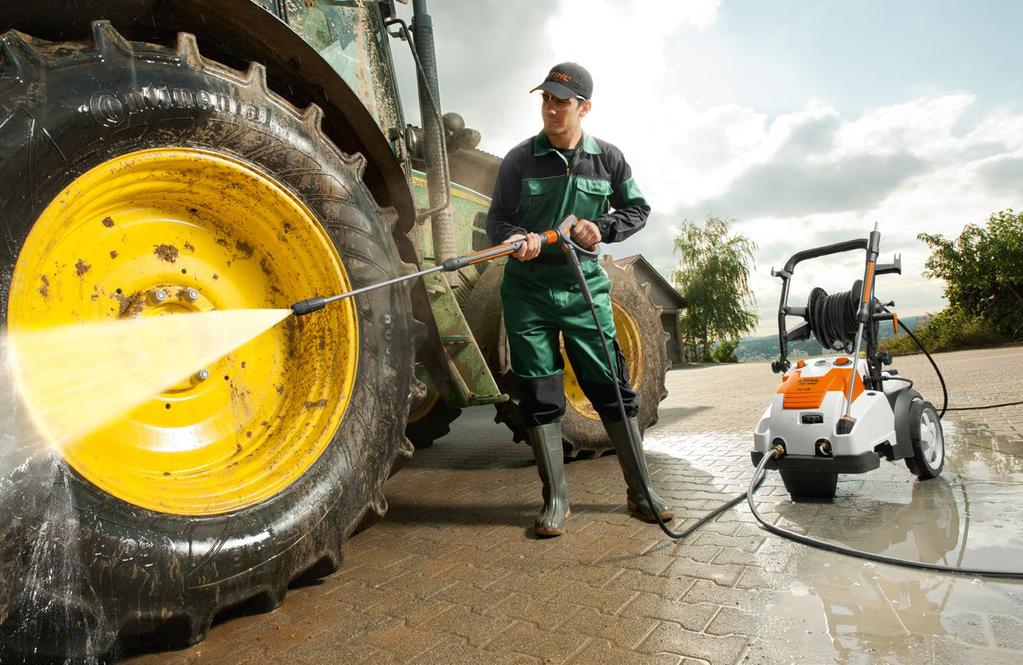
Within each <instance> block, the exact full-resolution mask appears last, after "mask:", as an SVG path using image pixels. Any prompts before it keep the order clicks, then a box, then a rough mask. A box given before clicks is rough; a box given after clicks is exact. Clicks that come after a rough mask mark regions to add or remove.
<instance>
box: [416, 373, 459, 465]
mask: <svg viewBox="0 0 1023 665" xmlns="http://www.w3.org/2000/svg"><path fill="white" fill-rule="evenodd" d="M416 370H417V371H416V375H417V379H419V383H420V387H421V390H422V392H423V397H422V399H421V400H419V401H417V402H415V403H413V405H412V408H411V409H410V411H409V416H408V424H407V425H406V426H405V436H407V437H408V440H409V441H411V442H412V446H413V447H414V448H415V449H416V450H422V449H423V448H429V447H430V446H432V445H433V442H434V441H436V440H437V439H440V438H442V437H444V436H446V435H447V434H448V432H450V431H451V423H453V422H454V421H455V419H456V418H458V416H460V415H462V410H461V409H453V408H451V407H449V406H448V405H447V404H445V403H444V399H443V398H442V397H441V396H440V392H439V391H438V390H437V388H436V387H434V385H433V382H432V381H431V380H430V376H429V374H428V373H427V371H426V370H425V368H423V367H422V366H421V365H420V366H417V368H416Z"/></svg>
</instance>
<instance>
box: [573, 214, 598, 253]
mask: <svg viewBox="0 0 1023 665" xmlns="http://www.w3.org/2000/svg"><path fill="white" fill-rule="evenodd" d="M572 240H574V241H575V243H576V244H577V245H579V246H580V247H582V248H584V249H593V248H594V247H596V246H597V243H598V242H600V240H601V238H600V228H599V227H598V226H597V225H596V224H594V223H593V222H591V221H590V220H588V219H580V220H579V221H578V222H576V223H575V226H573V227H572Z"/></svg>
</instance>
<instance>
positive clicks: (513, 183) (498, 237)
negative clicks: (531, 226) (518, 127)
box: [487, 147, 526, 245]
mask: <svg viewBox="0 0 1023 665" xmlns="http://www.w3.org/2000/svg"><path fill="white" fill-rule="evenodd" d="M521 192H522V150H520V149H519V148H518V147H517V148H513V149H512V151H511V152H509V153H508V154H507V155H506V156H505V158H504V160H503V161H502V162H501V168H500V169H499V170H498V172H497V182H496V183H495V184H494V193H493V194H491V196H490V210H489V211H488V212H487V237H488V238H489V239H490V242H491V244H495V245H496V244H499V243H502V242H504V241H505V240H507V239H508V237H509V236H511V235H514V234H516V233H522V234H525V233H526V230H525V229H523V228H522V227H521V226H518V225H517V224H516V223H515V213H517V212H518V209H519V196H520V194H521Z"/></svg>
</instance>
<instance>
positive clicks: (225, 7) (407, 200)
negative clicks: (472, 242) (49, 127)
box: [0, 0, 415, 262]
mask: <svg viewBox="0 0 1023 665" xmlns="http://www.w3.org/2000/svg"><path fill="white" fill-rule="evenodd" d="M97 19H106V20H109V21H110V22H111V23H112V24H113V26H114V28H116V29H117V30H118V32H120V33H121V34H122V35H123V36H124V37H126V38H127V39H129V40H134V41H145V42H152V43H159V44H164V45H169V46H173V45H174V43H175V40H176V35H177V33H178V32H190V33H192V34H193V35H195V37H196V39H197V41H198V43H199V48H200V50H201V51H202V52H203V54H204V55H206V56H207V57H210V58H212V59H214V60H217V61H218V62H221V63H224V64H226V65H228V66H231V67H234V68H236V69H239V70H244V69H246V67H247V66H248V63H249V62H250V61H254V62H259V63H262V64H263V65H265V66H266V68H267V83H268V85H269V87H270V89H271V90H273V91H274V92H276V93H277V94H279V95H281V96H282V97H284V98H285V99H287V100H288V101H289V102H291V103H292V104H293V105H295V106H296V107H298V108H305V107H307V106H308V105H309V104H310V103H315V104H317V105H318V106H319V107H320V108H321V109H323V114H324V117H323V131H324V133H325V134H326V135H327V136H328V138H330V140H331V141H332V142H333V143H334V144H335V145H336V146H338V147H339V148H340V149H341V150H343V151H344V152H346V153H360V154H362V155H363V156H364V157H365V158H366V161H367V164H366V171H365V173H364V174H363V180H364V182H365V183H366V185H367V186H368V187H369V189H370V191H371V192H372V193H373V195H374V197H375V198H376V200H377V202H378V203H380V205H382V206H393V207H394V208H395V209H396V210H397V211H398V221H397V222H396V228H395V229H394V232H395V233H394V235H395V236H396V237H399V236H404V235H406V234H407V233H408V232H409V231H410V230H411V229H412V227H413V225H414V224H415V203H414V201H413V198H412V192H411V189H410V187H409V184H408V180H407V179H406V176H405V173H404V171H403V170H402V167H401V164H400V162H399V161H398V159H397V158H396V157H395V155H394V153H393V152H392V150H391V146H390V144H389V143H388V139H387V137H385V136H384V135H383V133H382V132H381V130H380V127H379V126H378V125H377V124H376V121H375V120H374V119H373V116H372V115H371V114H370V112H369V111H368V110H367V109H366V107H365V106H364V105H363V104H362V102H361V101H360V100H359V97H358V95H356V94H355V92H354V91H353V90H352V89H351V87H349V86H348V84H347V83H346V82H345V81H344V79H342V78H341V77H340V76H339V75H338V74H337V73H336V72H335V71H334V70H333V69H332V68H331V66H330V65H329V64H328V63H327V61H326V60H324V59H323V58H322V57H321V56H320V54H319V53H317V52H316V50H315V49H314V48H313V47H312V46H310V45H309V44H308V43H306V42H305V41H304V40H303V39H302V38H301V36H299V35H298V34H297V33H296V32H295V31H293V30H292V29H291V28H289V27H288V25H287V24H285V23H284V22H283V21H281V20H280V19H279V18H278V17H277V16H275V15H273V14H272V13H270V12H268V11H266V10H265V9H263V7H262V6H260V5H258V4H256V2H253V0H77V1H76V2H73V3H68V2H66V0H38V1H36V2H5V3H0V32H3V31H5V30H8V29H14V30H19V31H21V32H24V33H27V34H30V35H32V36H34V37H37V38H41V39H46V40H50V41H56V42H65V41H83V40H88V39H90V38H91V35H92V28H91V22H92V21H94V20H97ZM398 244H399V251H400V253H401V255H402V259H403V260H404V261H407V262H412V261H415V258H414V257H415V250H414V248H412V247H411V246H409V247H402V246H401V245H403V244H406V243H402V242H399V243H398ZM409 251H411V255H409Z"/></svg>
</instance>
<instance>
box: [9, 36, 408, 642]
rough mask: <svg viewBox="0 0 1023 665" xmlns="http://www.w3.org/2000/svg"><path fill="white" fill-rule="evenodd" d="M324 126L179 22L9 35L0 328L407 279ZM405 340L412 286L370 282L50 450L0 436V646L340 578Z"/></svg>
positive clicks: (182, 638)
mask: <svg viewBox="0 0 1023 665" xmlns="http://www.w3.org/2000/svg"><path fill="white" fill-rule="evenodd" d="M321 117H322V113H321V111H320V109H319V108H318V107H316V106H314V105H310V106H309V107H308V108H307V109H305V110H304V111H302V110H299V109H296V108H294V107H293V106H292V105H291V104H290V103H288V102H287V101H286V100H284V99H282V98H281V97H279V96H277V95H276V94H274V93H273V92H271V91H270V90H268V88H267V82H266V72H265V70H264V69H263V67H262V66H260V65H258V64H255V63H253V64H252V65H251V66H250V67H249V69H248V71H247V72H240V71H236V70H233V69H230V68H228V67H226V66H224V65H221V64H219V63H216V62H213V61H211V60H209V59H207V58H205V57H203V56H202V55H201V54H200V52H199V49H198V46H197V44H196V41H195V38H194V37H192V36H191V35H188V34H181V35H179V38H178V43H177V45H176V48H175V47H168V46H162V45H155V44H144V43H138V42H129V41H127V40H125V39H124V38H123V37H122V36H121V35H120V34H118V33H117V32H116V31H115V30H114V29H113V28H112V27H111V25H110V24H109V23H107V22H105V21H97V22H96V23H94V24H93V40H92V41H91V42H88V43H77V42H76V43H63V44H57V43H50V42H45V41H41V40H37V39H33V38H31V37H29V36H26V35H23V34H21V33H18V32H15V31H9V32H6V33H4V34H3V35H0V146H3V158H2V159H0V237H2V238H3V239H4V242H0V328H3V327H8V326H9V327H10V328H12V329H15V328H38V327H49V326H58V325H64V324H76V323H81V322H96V321H111V320H114V319H118V318H122V319H123V318H131V317H137V316H163V315H165V314H170V313H173V312H176V311H190V310H194V311H206V310H226V309H251V308H275V309H280V308H287V307H289V306H290V305H291V303H294V302H295V301H297V300H299V299H301V298H303V297H306V296H308V295H309V293H339V292H343V291H346V290H349V289H351V288H357V287H360V286H366V285H368V284H371V283H374V282H376V281H378V280H379V278H380V275H393V274H397V273H399V272H400V271H401V270H402V264H401V261H400V258H399V257H398V252H397V248H396V245H395V240H394V237H393V236H392V233H391V230H390V224H389V222H391V221H394V219H395V213H394V211H393V210H386V209H382V208H380V207H379V206H378V205H377V204H376V202H375V201H374V200H373V197H372V195H371V193H370V191H369V189H368V188H367V187H366V185H365V184H364V183H363V181H362V178H361V175H362V171H363V168H364V167H365V160H364V159H363V158H362V157H361V156H359V155H348V154H344V153H342V152H341V151H340V150H338V148H337V147H336V146H334V145H333V144H332V143H331V142H330V140H329V139H328V138H327V137H326V135H325V134H324V132H323V130H322V128H321ZM161 291H162V292H163V297H159V296H156V295H155V294H156V293H157V292H161ZM193 291H194V293H193ZM147 294H150V295H149V297H147ZM413 337H414V334H413V318H412V313H411V304H410V300H409V297H408V295H407V292H406V291H404V290H403V289H391V290H386V291H384V290H381V291H378V292H373V293H369V294H367V295H366V296H365V297H364V298H361V299H360V300H359V301H358V303H357V304H356V303H352V302H348V303H347V304H345V303H342V304H341V306H338V307H333V308H331V309H329V310H327V311H325V312H323V313H322V314H320V315H319V316H317V317H311V318H308V319H297V318H295V317H292V318H290V319H288V320H287V321H286V322H285V323H282V324H281V325H279V326H277V327H275V328H274V329H272V330H270V331H268V332H267V333H265V334H263V335H261V336H260V337H258V338H257V339H255V340H253V341H252V342H250V343H248V344H246V345H245V346H244V347H242V348H240V349H238V350H237V351H236V352H232V353H231V354H228V355H227V356H225V357H224V358H222V359H220V360H218V361H217V362H216V363H214V364H212V365H210V366H209V368H208V373H207V378H208V380H205V381H195V382H186V383H184V384H182V385H179V386H171V387H169V388H168V389H167V390H166V391H165V392H164V393H162V394H160V395H157V396H154V397H153V398H151V399H150V400H148V401H147V402H146V403H145V404H143V405H141V406H140V407H138V408H137V409H135V410H134V411H132V412H131V413H128V414H125V415H124V416H123V417H121V418H119V419H118V420H116V421H114V422H112V423H110V424H109V425H108V426H105V427H104V428H102V429H101V430H99V431H96V432H93V433H91V434H89V435H87V436H86V437H84V438H83V439H82V440H79V441H75V442H72V443H71V444H70V445H68V446H64V447H62V448H61V449H60V451H59V454H57V453H55V456H54V457H53V458H51V457H50V456H49V455H47V454H45V450H43V447H42V446H38V445H37V446H33V445H31V444H32V441H31V439H30V440H28V441H22V440H16V441H2V440H0V470H2V474H0V488H2V492H0V515H5V516H16V518H14V519H6V518H4V519H0V543H2V547H0V549H2V551H3V555H2V556H0V578H2V579H4V580H16V581H17V583H16V584H10V583H8V584H4V585H0V661H2V662H21V660H20V659H19V654H18V653H14V654H10V653H6V652H5V650H6V649H12V650H15V651H17V650H18V649H29V650H31V651H28V652H25V653H30V654H31V656H30V657H29V658H28V660H30V661H31V662H35V661H36V660H37V659H41V658H43V657H44V656H53V657H55V658H57V659H58V660H61V661H63V660H64V659H65V658H70V659H71V660H74V661H76V662H77V660H78V659H79V658H81V657H89V656H92V657H96V658H100V657H101V656H102V655H103V654H104V653H105V652H107V650H108V649H110V648H112V646H113V645H114V644H116V643H117V642H118V640H119V639H120V641H121V642H124V641H126V640H128V641H130V640H139V641H145V642H146V643H148V644H149V645H154V644H155V645H180V644H190V643H195V642H198V641H200V640H202V639H203V637H204V635H205V633H206V631H207V629H208V628H209V626H210V624H211V622H212V620H213V618H214V616H215V615H216V614H217V613H218V612H220V611H222V610H224V609H225V608H228V607H231V606H234V605H238V604H242V603H245V604H246V606H247V607H249V608H251V609H255V608H257V607H261V608H273V607H276V606H277V605H279V604H280V603H281V602H282V601H283V599H284V595H285V593H286V590H287V588H288V584H289V582H290V581H291V580H294V579H296V578H298V577H300V576H317V575H323V574H326V573H329V572H330V571H332V570H333V569H335V568H336V567H337V566H338V565H340V562H341V558H342V541H343V540H344V538H345V537H346V536H347V535H348V534H350V533H351V532H352V530H353V529H354V528H355V526H356V525H357V524H358V523H359V521H360V520H361V519H362V517H363V516H364V515H365V514H366V513H367V512H370V511H372V512H376V513H381V514H382V513H383V511H384V510H385V509H386V501H385V500H384V497H383V495H382V486H383V483H384V481H385V480H386V479H387V477H388V473H389V471H390V469H392V468H393V466H394V465H395V464H396V463H398V462H399V461H400V460H401V459H402V458H403V456H405V457H407V456H408V455H410V454H411V452H412V447H411V445H410V444H409V443H408V441H407V440H406V439H405V436H404V434H403V432H404V428H405V418H406V415H407V412H408V395H409V385H410V382H411V380H412V374H413V348H412V345H413V344H414V342H413V341H412V339H413ZM173 352H174V350H173V349H167V353H173ZM125 362H126V363H128V362H130V359H128V358H126V359H125ZM26 371H27V370H26ZM6 406H7V405H3V407H0V411H4V410H5V409H6ZM13 410H15V411H17V413H13V414H9V413H6V412H5V413H3V414H2V415H3V416H4V417H11V418H19V419H21V418H25V419H27V414H25V413H24V408H23V406H22V405H19V404H15V405H13ZM16 431H17V430H16V429H15V428H14V427H6V426H5V427H0V438H2V437H9V438H18V437H17V435H16V434H15V432H16ZM7 444H11V445H7ZM21 453H25V455H27V459H24V460H19V459H12V456H15V455H18V454H21ZM53 460H55V461H53ZM55 510H59V512H54V511H55ZM69 529H72V532H69V531H68V530H69ZM51 559H54V560H51ZM43 651H52V652H53V653H46V654H44V653H43Z"/></svg>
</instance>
